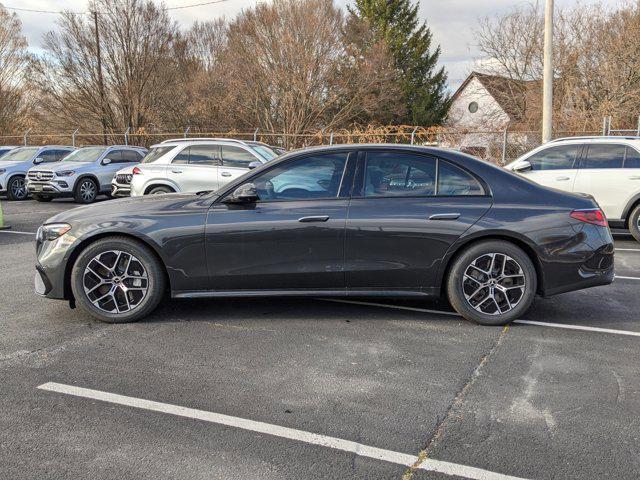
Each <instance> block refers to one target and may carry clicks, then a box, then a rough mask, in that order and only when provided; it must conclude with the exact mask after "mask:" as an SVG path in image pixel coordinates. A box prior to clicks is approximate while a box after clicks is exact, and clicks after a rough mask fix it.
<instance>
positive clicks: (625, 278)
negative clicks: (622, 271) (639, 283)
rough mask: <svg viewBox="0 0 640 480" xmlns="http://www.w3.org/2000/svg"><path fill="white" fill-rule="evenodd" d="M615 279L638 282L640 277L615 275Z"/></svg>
mask: <svg viewBox="0 0 640 480" xmlns="http://www.w3.org/2000/svg"><path fill="white" fill-rule="evenodd" d="M616 278H621V279H623V280H640V277H623V276H621V275H616Z"/></svg>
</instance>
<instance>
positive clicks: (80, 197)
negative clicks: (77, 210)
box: [73, 178, 98, 203]
mask: <svg viewBox="0 0 640 480" xmlns="http://www.w3.org/2000/svg"><path fill="white" fill-rule="evenodd" d="M73 196H74V198H75V200H76V202H78V203H93V202H95V200H96V197H97V196H98V184H97V183H96V182H95V180H92V179H91V178H82V179H80V181H79V182H78V183H77V185H76V188H75V190H74V192H73Z"/></svg>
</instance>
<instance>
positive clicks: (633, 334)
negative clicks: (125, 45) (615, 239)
mask: <svg viewBox="0 0 640 480" xmlns="http://www.w3.org/2000/svg"><path fill="white" fill-rule="evenodd" d="M616 278H621V277H616ZM636 280H640V278H638V279H636ZM319 300H323V301H325V302H336V303H352V304H354V305H369V306H372V307H383V308H392V309H395V310H408V311H410V312H424V313H436V314H439V315H451V316H454V317H462V316H461V315H459V314H458V313H456V312H446V311H442V310H430V309H428V308H416V307H405V306H403V305H387V304H385V303H373V302H360V301H356V300H340V299H336V298H321V299H319ZM513 323H520V324H523V325H537V326H540V327H552V328H565V329H568V330H583V331H586V332H598V333H614V334H616V335H628V336H631V337H640V332H632V331H630V330H616V329H612V328H600V327H587V326H583V325H571V324H567V323H551V322H538V321H535V320H514V321H513Z"/></svg>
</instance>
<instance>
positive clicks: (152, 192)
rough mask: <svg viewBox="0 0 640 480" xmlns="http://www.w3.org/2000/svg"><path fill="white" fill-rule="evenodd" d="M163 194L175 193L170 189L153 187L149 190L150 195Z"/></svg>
mask: <svg viewBox="0 0 640 480" xmlns="http://www.w3.org/2000/svg"><path fill="white" fill-rule="evenodd" d="M161 193H173V190H171V189H170V188H169V187H153V188H152V189H151V190H149V195H159V194H161Z"/></svg>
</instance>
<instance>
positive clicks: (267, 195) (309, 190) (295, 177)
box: [251, 153, 347, 201]
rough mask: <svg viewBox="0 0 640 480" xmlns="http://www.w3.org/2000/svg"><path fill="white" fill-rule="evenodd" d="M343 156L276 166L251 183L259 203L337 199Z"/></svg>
mask: <svg viewBox="0 0 640 480" xmlns="http://www.w3.org/2000/svg"><path fill="white" fill-rule="evenodd" d="M346 162H347V153H332V154H326V155H312V156H309V157H304V158H300V159H297V160H294V161H292V162H287V163H285V164H283V165H279V166H277V167H275V168H273V169H271V170H269V171H267V172H265V173H263V174H261V175H259V176H257V177H254V178H253V179H252V180H251V181H252V182H253V183H254V185H255V186H256V190H257V192H258V197H259V198H260V200H263V201H264V200H266V201H268V200H316V199H322V198H335V197H337V196H338V191H339V189H340V182H341V180H342V175H343V172H344V167H345V164H346Z"/></svg>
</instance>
